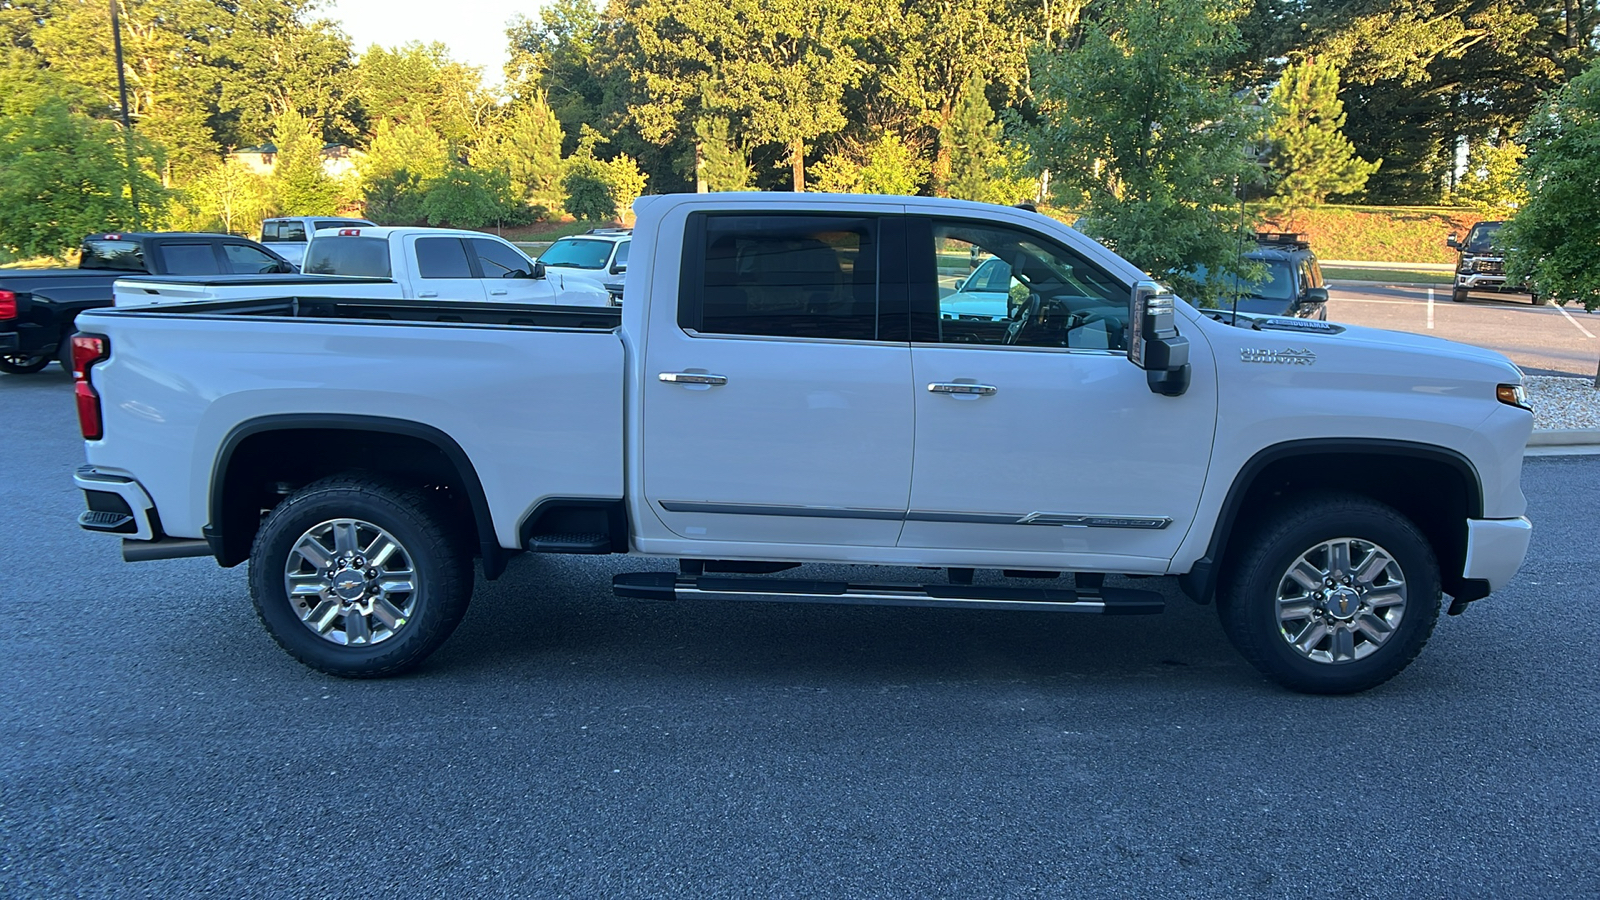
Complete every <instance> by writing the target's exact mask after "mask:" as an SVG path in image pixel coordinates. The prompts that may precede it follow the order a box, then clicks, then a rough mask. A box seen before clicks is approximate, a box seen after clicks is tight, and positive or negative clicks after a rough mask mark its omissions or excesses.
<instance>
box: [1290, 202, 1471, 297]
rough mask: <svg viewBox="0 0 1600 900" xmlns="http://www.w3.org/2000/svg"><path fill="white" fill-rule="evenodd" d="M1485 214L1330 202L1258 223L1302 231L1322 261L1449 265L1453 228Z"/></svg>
mask: <svg viewBox="0 0 1600 900" xmlns="http://www.w3.org/2000/svg"><path fill="white" fill-rule="evenodd" d="M1486 218H1494V216H1493V215H1492V214H1485V213H1483V212H1481V211H1479V210H1474V209H1462V208H1459V207H1450V206H1332V205H1329V206H1320V207H1317V208H1315V209H1311V210H1306V211H1303V212H1299V213H1296V214H1295V215H1293V216H1281V217H1277V218H1273V217H1268V216H1265V215H1264V214H1263V216H1262V219H1261V222H1262V224H1261V225H1260V226H1259V227H1260V229H1261V230H1263V231H1294V232H1299V233H1300V234H1303V235H1305V237H1306V240H1307V241H1309V242H1310V243H1311V249H1312V250H1313V251H1315V252H1316V254H1317V256H1318V257H1320V258H1322V259H1348V260H1359V261H1364V262H1403V263H1453V262H1455V259H1456V255H1455V251H1454V250H1451V249H1450V248H1449V247H1446V246H1445V244H1444V241H1445V238H1447V237H1449V236H1450V233H1451V232H1455V233H1456V234H1460V235H1464V234H1466V233H1467V229H1469V228H1471V227H1472V226H1473V225H1474V224H1476V223H1477V222H1479V221H1482V220H1483V219H1486ZM1391 274H1393V273H1391ZM1406 274H1407V275H1408V276H1409V275H1418V276H1420V275H1423V274H1425V273H1421V272H1415V273H1412V272H1408V273H1406ZM1345 277H1354V276H1348V275H1347V276H1345ZM1409 280H1412V281H1421V280H1424V279H1422V278H1410V279H1409Z"/></svg>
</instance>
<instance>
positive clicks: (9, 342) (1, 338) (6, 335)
mask: <svg viewBox="0 0 1600 900" xmlns="http://www.w3.org/2000/svg"><path fill="white" fill-rule="evenodd" d="M21 349H22V341H21V339H19V338H18V337H17V333H16V332H15V331H0V353H6V354H12V353H16V352H17V351H19V350H21Z"/></svg>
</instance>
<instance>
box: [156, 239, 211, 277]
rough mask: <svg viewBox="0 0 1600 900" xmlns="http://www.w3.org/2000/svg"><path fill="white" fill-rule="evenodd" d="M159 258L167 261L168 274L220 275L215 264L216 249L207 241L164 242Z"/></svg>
mask: <svg viewBox="0 0 1600 900" xmlns="http://www.w3.org/2000/svg"><path fill="white" fill-rule="evenodd" d="M161 258H162V259H164V260H166V262H167V274H168V275H221V274H222V269H221V267H220V266H218V265H217V251H216V250H215V249H214V248H213V247H212V246H211V243H210V242H209V241H208V242H206V243H203V244H166V245H163V246H162V248H161Z"/></svg>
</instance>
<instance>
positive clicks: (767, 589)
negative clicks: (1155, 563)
mask: <svg viewBox="0 0 1600 900" xmlns="http://www.w3.org/2000/svg"><path fill="white" fill-rule="evenodd" d="M611 590H612V593H614V594H616V595H617V596H618V597H625V598H629V599H634V600H693V599H705V598H711V599H718V600H766V601H776V602H793V603H844V604H854V605H861V606H943V607H960V608H969V609H1023V610H1048V611H1053V612H1085V613H1100V614H1102V615H1111V616H1137V615H1152V614H1155V613H1159V612H1162V611H1163V610H1165V609H1166V600H1165V598H1163V597H1162V596H1161V595H1160V594H1158V593H1156V592H1155V591H1141V590H1133V589H1131V588H1102V589H1096V590H1081V591H1079V590H1071V589H1066V588H1034V587H985V586H975V585H968V584H848V583H846V582H843V581H802V580H799V579H791V578H723V577H714V576H700V577H696V576H693V575H679V574H678V573H676V572H627V573H624V574H621V575H617V576H614V577H613V578H612V579H611Z"/></svg>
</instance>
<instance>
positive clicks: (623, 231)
mask: <svg viewBox="0 0 1600 900" xmlns="http://www.w3.org/2000/svg"><path fill="white" fill-rule="evenodd" d="M584 234H633V229H632V228H616V227H612V228H606V227H601V228H591V229H589V230H588V231H585V232H584Z"/></svg>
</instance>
